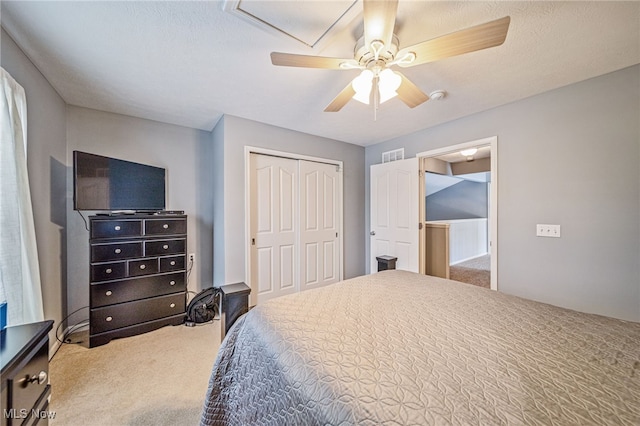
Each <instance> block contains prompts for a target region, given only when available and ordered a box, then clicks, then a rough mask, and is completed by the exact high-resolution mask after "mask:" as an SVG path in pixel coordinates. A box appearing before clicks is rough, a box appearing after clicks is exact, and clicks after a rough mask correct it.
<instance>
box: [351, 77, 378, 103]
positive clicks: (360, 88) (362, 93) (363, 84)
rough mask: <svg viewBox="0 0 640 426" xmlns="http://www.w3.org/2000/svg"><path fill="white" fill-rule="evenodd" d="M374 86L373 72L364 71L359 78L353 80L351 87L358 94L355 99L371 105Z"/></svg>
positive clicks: (354, 96)
mask: <svg viewBox="0 0 640 426" xmlns="http://www.w3.org/2000/svg"><path fill="white" fill-rule="evenodd" d="M372 86H373V71H371V70H363V71H362V72H361V73H360V75H359V76H357V77H356V78H354V79H353V81H352V82H351V87H353V90H354V91H355V92H356V94H355V95H353V99H355V100H356V101H358V102H362V103H363V104H366V105H369V97H370V95H371V88H372Z"/></svg>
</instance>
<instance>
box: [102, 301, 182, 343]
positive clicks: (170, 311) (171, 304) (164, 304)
mask: <svg viewBox="0 0 640 426" xmlns="http://www.w3.org/2000/svg"><path fill="white" fill-rule="evenodd" d="M184 311H185V294H184V293H176V294H170V295H167V296H159V297H154V298H151V299H144V300H137V301H135V302H126V303H121V304H119V305H111V306H105V307H103V308H97V309H92V310H91V313H90V324H91V325H90V333H91V334H96V333H102V332H105V331H109V330H115V329H116V328H120V327H126V326H130V325H135V324H140V323H143V322H147V321H153V320H155V319H159V318H163V317H168V316H171V315H176V314H181V313H184Z"/></svg>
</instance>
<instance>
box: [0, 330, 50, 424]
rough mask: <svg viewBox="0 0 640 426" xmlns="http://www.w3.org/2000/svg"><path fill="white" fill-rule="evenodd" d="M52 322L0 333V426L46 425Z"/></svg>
mask: <svg viewBox="0 0 640 426" xmlns="http://www.w3.org/2000/svg"><path fill="white" fill-rule="evenodd" d="M52 327H53V321H42V322H35V323H32V324H24V325H17V326H14V327H7V328H6V329H4V330H2V331H1V332H0V365H1V366H2V372H1V373H0V375H2V390H1V393H0V395H1V399H0V401H1V404H0V405H2V416H0V417H1V420H0V425H2V426H5V425H6V426H15V425H22V424H27V425H35V424H38V425H47V424H48V423H49V421H48V418H49V415H50V414H49V412H48V408H49V396H50V395H51V386H50V385H49V336H48V333H49V331H50V330H51V328H52Z"/></svg>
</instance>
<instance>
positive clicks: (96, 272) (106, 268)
mask: <svg viewBox="0 0 640 426" xmlns="http://www.w3.org/2000/svg"><path fill="white" fill-rule="evenodd" d="M126 275H127V264H126V263H125V262H112V263H100V264H97V265H91V281H107V280H117V279H120V278H124V277H125V276H126Z"/></svg>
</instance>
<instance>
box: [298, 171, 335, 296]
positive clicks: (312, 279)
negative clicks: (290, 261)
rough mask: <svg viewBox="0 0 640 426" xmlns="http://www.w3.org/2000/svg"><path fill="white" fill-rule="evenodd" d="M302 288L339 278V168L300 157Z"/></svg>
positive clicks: (305, 288)
mask: <svg viewBox="0 0 640 426" xmlns="http://www.w3.org/2000/svg"><path fill="white" fill-rule="evenodd" d="M299 170H300V258H301V259H300V260H301V261H300V268H301V270H300V290H307V289H309V288H315V287H321V286H324V285H327V284H332V283H335V282H338V281H339V272H340V264H339V262H340V249H339V244H338V224H339V223H340V218H339V211H338V209H337V207H338V206H339V199H338V193H339V191H338V168H337V167H336V166H334V165H331V164H323V163H314V162H311V161H302V160H301V161H300V162H299Z"/></svg>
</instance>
